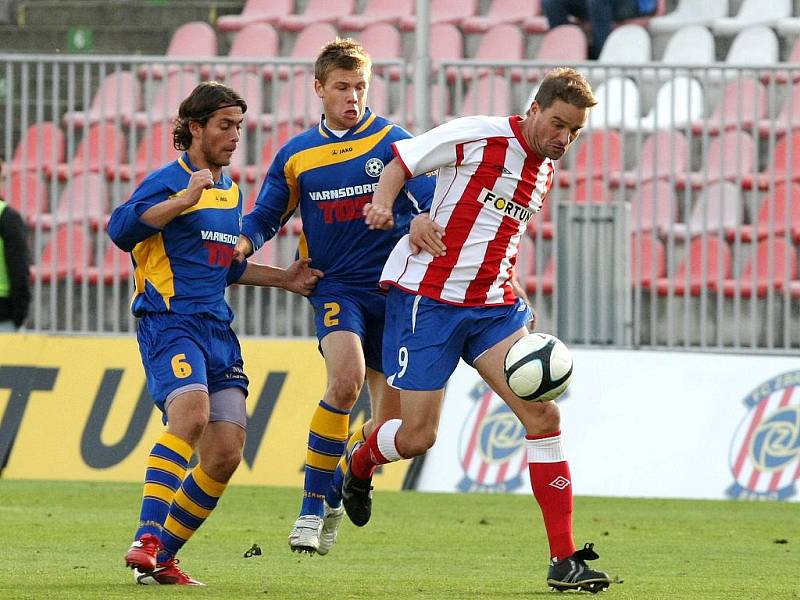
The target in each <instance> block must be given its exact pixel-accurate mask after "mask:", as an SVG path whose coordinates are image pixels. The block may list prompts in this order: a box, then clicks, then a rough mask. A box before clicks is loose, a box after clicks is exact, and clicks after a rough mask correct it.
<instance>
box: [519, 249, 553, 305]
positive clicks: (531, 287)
mask: <svg viewBox="0 0 800 600" xmlns="http://www.w3.org/2000/svg"><path fill="white" fill-rule="evenodd" d="M555 281H556V260H555V256H551V257H550V260H548V261H547V263H546V264H545V266H544V271H542V274H541V275H532V276H529V277H528V279H527V281H526V282H525V290H526V291H527V292H528V293H529V294H535V293H536V292H537V291H538V290H541V292H542V294H544V295H545V296H549V295H550V294H552V293H553V288H554V287H555Z"/></svg>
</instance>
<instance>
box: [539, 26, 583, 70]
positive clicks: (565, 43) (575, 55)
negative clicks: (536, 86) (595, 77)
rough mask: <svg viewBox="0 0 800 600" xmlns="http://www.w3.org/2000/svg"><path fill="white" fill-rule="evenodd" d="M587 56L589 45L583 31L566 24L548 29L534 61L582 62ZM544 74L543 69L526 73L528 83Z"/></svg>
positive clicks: (554, 62) (552, 62)
mask: <svg viewBox="0 0 800 600" xmlns="http://www.w3.org/2000/svg"><path fill="white" fill-rule="evenodd" d="M588 54H589V44H588V42H587V41H586V34H585V33H584V32H583V29H581V28H580V27H578V26H577V25H572V24H569V23H568V24H566V25H559V26H558V27H555V28H553V29H550V30H549V31H547V32H546V33H545V34H544V35H543V36H542V41H541V43H540V44H539V50H538V51H537V52H536V60H538V61H541V62H544V63H550V64H562V63H571V62H583V61H585V60H586V57H587V56H588ZM544 73H545V70H543V69H532V70H529V71H527V72H526V74H527V77H528V81H538V80H539V79H541V78H542V77H543V76H544Z"/></svg>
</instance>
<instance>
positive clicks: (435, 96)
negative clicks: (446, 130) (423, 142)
mask: <svg viewBox="0 0 800 600" xmlns="http://www.w3.org/2000/svg"><path fill="white" fill-rule="evenodd" d="M405 88H406V105H405V111H402V109H403V107H401V106H398V107H397V109H398V112H396V113H395V114H392V115H391V116H390V117H389V119H390V120H391V121H394V122H395V123H398V124H400V125H403V127H405V128H406V129H413V128H414V122H415V121H414V86H411V85H407V86H405ZM430 90H431V96H430V97H431V105H430V108H429V112H428V114H429V116H430V118H431V125H432V126H436V125H441V124H442V123H443V122H444V118H445V115H446V114H447V113H448V109H449V107H450V95H449V93H448V87H447V86H444V97H442V87H441V86H439V84H438V83H437V82H435V81H434V82H433V83H432V84H431V86H430ZM403 113H404V114H403Z"/></svg>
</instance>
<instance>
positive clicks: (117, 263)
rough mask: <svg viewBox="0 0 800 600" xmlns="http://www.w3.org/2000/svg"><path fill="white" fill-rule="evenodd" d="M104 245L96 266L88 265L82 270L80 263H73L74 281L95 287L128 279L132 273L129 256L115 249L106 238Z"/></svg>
mask: <svg viewBox="0 0 800 600" xmlns="http://www.w3.org/2000/svg"><path fill="white" fill-rule="evenodd" d="M106 244H107V245H106V249H105V252H104V253H103V259H102V260H101V261H98V263H97V266H95V265H92V264H88V265H86V266H85V268H84V265H82V264H81V263H80V262H76V263H75V267H74V272H73V274H74V277H75V281H77V282H78V283H83V282H84V281H88V282H89V283H91V284H92V285H95V284H98V283H105V284H110V283H114V280H115V279H118V280H120V281H127V280H128V279H129V278H130V276H131V274H132V273H133V263H131V256H130V254H128V253H127V252H123V251H122V250H120V249H119V248H117V246H116V245H114V244H113V243H112V242H111V241H110V240H108V238H106ZM90 262H91V261H90Z"/></svg>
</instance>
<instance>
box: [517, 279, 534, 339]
mask: <svg viewBox="0 0 800 600" xmlns="http://www.w3.org/2000/svg"><path fill="white" fill-rule="evenodd" d="M511 289H512V290H514V294H515V295H516V296H517V298H519V299H520V300H522V301H523V302H524V303H525V304H527V305H528V308H530V309H531V315H532V317H531V320H530V322H529V323H528V329H529V330H530V331H533V328H534V325H535V324H536V311H535V310H533V305H532V304H531V303H530V300H528V294H527V292H526V291H525V288H523V287H522V285H521V284H520V282H519V279H517V273H516V271H515V272H513V273H512V274H511Z"/></svg>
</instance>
